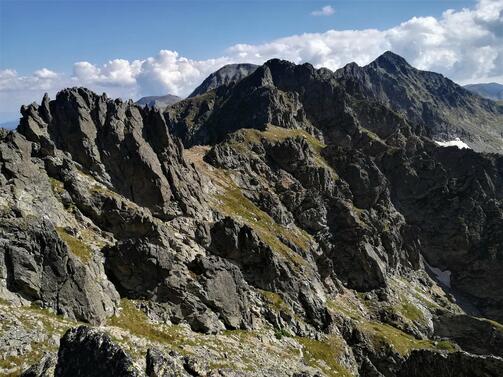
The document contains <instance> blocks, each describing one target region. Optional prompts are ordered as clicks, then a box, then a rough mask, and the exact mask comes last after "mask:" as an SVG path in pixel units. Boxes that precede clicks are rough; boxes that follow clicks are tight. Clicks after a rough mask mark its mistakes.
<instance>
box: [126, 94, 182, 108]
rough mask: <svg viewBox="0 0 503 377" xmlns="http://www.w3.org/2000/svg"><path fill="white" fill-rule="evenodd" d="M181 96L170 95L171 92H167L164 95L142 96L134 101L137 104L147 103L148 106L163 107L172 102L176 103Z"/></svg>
mask: <svg viewBox="0 0 503 377" xmlns="http://www.w3.org/2000/svg"><path fill="white" fill-rule="evenodd" d="M181 100H182V98H181V97H178V96H175V95H172V94H167V95H165V96H149V97H142V98H140V99H139V100H138V101H136V102H135V103H136V104H137V105H143V106H145V105H147V106H148V107H158V108H164V107H166V106H169V105H172V104H174V103H177V102H178V101H181Z"/></svg>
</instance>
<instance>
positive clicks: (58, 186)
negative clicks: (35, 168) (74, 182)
mask: <svg viewBox="0 0 503 377" xmlns="http://www.w3.org/2000/svg"><path fill="white" fill-rule="evenodd" d="M49 183H50V184H51V188H52V192H54V193H55V194H61V193H62V192H63V191H65V185H64V184H63V182H61V181H60V180H58V179H56V178H52V177H49Z"/></svg>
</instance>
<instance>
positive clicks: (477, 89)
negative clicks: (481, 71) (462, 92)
mask: <svg viewBox="0 0 503 377" xmlns="http://www.w3.org/2000/svg"><path fill="white" fill-rule="evenodd" d="M464 88H465V89H467V90H469V91H470V92H473V93H475V94H478V95H479V96H481V97H485V98H489V99H492V100H494V101H500V100H503V85H501V84H498V83H495V82H491V83H487V84H470V85H465V86H464Z"/></svg>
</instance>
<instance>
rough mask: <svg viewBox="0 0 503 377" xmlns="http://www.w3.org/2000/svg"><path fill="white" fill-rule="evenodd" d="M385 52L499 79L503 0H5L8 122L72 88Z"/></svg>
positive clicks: (129, 93) (140, 85)
mask: <svg viewBox="0 0 503 377" xmlns="http://www.w3.org/2000/svg"><path fill="white" fill-rule="evenodd" d="M386 50H392V51H394V52H396V53H398V54H400V55H402V56H404V57H405V58H406V59H407V60H408V61H409V62H410V63H411V64H413V65H414V66H416V67H418V68H420V69H427V70H432V71H436V72H440V73H442V74H444V75H446V76H448V77H449V78H451V79H453V80H455V81H456V82H458V83H461V84H464V83H472V82H486V81H496V82H503V0H471V1H465V0H457V1H452V0H431V1H430V0H345V1H342V0H335V1H316V0H297V1H290V0H281V1H270V0H256V1H244V0H241V1H240V0H234V1H215V0H205V1H201V0H199V1H191V0H184V1H150V0H144V1H140V0H126V1H111V0H109V1H107V0H102V1H82V0H80V1H79V0H67V1H63V0H52V1H25V0H0V122H4V121H6V120H12V119H16V118H17V117H18V113H19V107H20V106H21V105H22V104H26V103H31V102H33V101H40V99H41V97H42V96H43V94H44V93H45V92H48V93H49V95H50V96H54V95H55V94H56V92H57V91H59V90H61V89H63V88H64V87H68V86H86V87H89V88H90V89H92V90H95V91H97V92H106V93H107V94H108V95H109V96H111V97H121V98H133V99H137V98H139V97H141V96H144V95H162V94H167V93H171V94H176V95H180V96H185V95H187V94H188V93H190V92H191V91H192V89H193V88H194V87H195V86H197V85H198V84H199V83H200V82H201V81H202V80H203V79H204V78H205V77H206V76H207V75H208V74H209V73H211V72H212V71H214V70H216V69H218V68H220V67H221V66H222V65H224V64H229V63H236V62H250V63H256V64H261V63H263V62H264V61H266V60H268V59H271V58H275V57H277V58H282V59H287V60H290V61H293V62H295V63H303V62H309V63H311V64H313V65H314V66H315V67H327V68H330V69H333V70H335V69H337V68H340V67H342V66H343V65H345V64H347V63H349V62H352V61H355V62H357V63H358V64H361V65H363V64H367V63H369V62H370V61H372V60H373V59H375V58H376V57H378V56H379V55H380V54H382V53H383V52H384V51H386Z"/></svg>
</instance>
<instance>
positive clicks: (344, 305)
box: [327, 299, 362, 320]
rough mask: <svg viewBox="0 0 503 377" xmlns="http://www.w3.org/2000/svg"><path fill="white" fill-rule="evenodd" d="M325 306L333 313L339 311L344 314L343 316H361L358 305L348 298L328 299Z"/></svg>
mask: <svg viewBox="0 0 503 377" xmlns="http://www.w3.org/2000/svg"><path fill="white" fill-rule="evenodd" d="M327 308H328V310H330V311H332V312H334V313H341V314H344V315H345V316H347V317H349V318H351V319H354V320H358V319H361V318H362V314H361V312H360V310H359V309H358V307H357V306H356V305H355V304H354V303H353V302H351V301H349V300H344V301H343V300H341V299H336V300H332V299H329V300H327Z"/></svg>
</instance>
